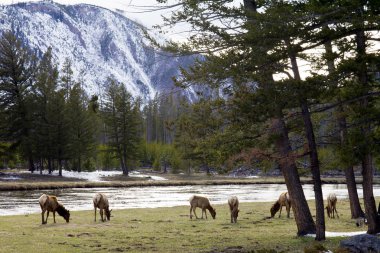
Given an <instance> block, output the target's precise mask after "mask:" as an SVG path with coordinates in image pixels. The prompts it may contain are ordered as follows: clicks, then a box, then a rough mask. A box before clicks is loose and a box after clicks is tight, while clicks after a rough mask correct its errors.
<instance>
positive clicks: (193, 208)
mask: <svg viewBox="0 0 380 253" xmlns="http://www.w3.org/2000/svg"><path fill="white" fill-rule="evenodd" d="M196 208H197V207H193V213H194V215H195V218H197V219H198V216H197V213H196V212H195V209H196Z"/></svg>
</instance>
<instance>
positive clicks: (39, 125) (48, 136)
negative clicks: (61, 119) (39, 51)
mask: <svg viewBox="0 0 380 253" xmlns="http://www.w3.org/2000/svg"><path fill="white" fill-rule="evenodd" d="M57 88H58V70H57V67H56V66H54V64H53V61H52V50H51V48H49V49H48V50H47V52H46V53H45V54H44V55H43V57H42V59H41V61H40V62H39V65H38V68H37V74H36V84H35V87H34V99H33V100H34V101H35V104H36V110H35V117H34V128H35V134H34V143H35V144H34V147H35V149H36V150H35V152H36V154H38V157H39V158H40V161H41V162H40V163H41V165H40V166H41V168H40V172H41V173H42V169H43V164H44V161H45V159H46V160H47V165H48V171H49V174H51V173H52V170H53V159H54V158H55V153H56V152H55V148H56V146H55V145H54V142H55V140H54V137H56V136H54V123H55V122H54V121H53V119H54V117H55V115H54V113H55V111H53V108H54V107H55V105H54V103H55V101H54V98H55V96H56V92H57Z"/></svg>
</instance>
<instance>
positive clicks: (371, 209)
mask: <svg viewBox="0 0 380 253" xmlns="http://www.w3.org/2000/svg"><path fill="white" fill-rule="evenodd" d="M359 15H360V14H359ZM355 39H356V46H357V53H358V56H357V64H358V78H359V82H360V83H361V85H362V86H363V87H368V76H367V65H366V59H365V58H366V39H365V33H364V30H363V29H360V30H359V31H358V32H357V33H356V36H355ZM368 104H369V101H368V98H364V99H363V100H362V101H361V103H360V106H361V107H362V108H364V109H365V108H367V107H368ZM370 133H371V126H370V124H369V123H368V124H365V125H364V126H363V127H362V134H363V137H364V138H365V139H367V138H368V136H369V135H370ZM362 175H363V198H364V207H365V212H366V214H367V220H368V231H367V233H368V234H376V233H379V232H380V218H379V214H378V213H377V210H376V202H375V198H374V196H373V164H372V154H371V153H370V151H369V150H366V154H364V156H363V159H362Z"/></svg>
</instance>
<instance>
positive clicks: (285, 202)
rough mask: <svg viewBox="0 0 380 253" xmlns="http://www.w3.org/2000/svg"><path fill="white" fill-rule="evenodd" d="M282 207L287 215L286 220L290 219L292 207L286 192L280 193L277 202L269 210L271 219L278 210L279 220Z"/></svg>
mask: <svg viewBox="0 0 380 253" xmlns="http://www.w3.org/2000/svg"><path fill="white" fill-rule="evenodd" d="M283 206H285V207H286V212H287V213H288V218H289V217H290V208H291V207H292V205H291V201H290V196H289V194H288V193H287V192H284V193H281V195H280V197H279V198H278V200H277V201H276V202H275V203H274V204H273V206H272V207H271V209H270V214H271V217H272V218H273V217H274V215H275V214H276V213H277V212H278V210H280V215H279V216H278V217H279V218H280V217H281V211H282V207H283Z"/></svg>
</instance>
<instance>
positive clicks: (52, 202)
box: [38, 192, 339, 224]
mask: <svg viewBox="0 0 380 253" xmlns="http://www.w3.org/2000/svg"><path fill="white" fill-rule="evenodd" d="M38 202H39V204H40V207H41V218H42V224H47V219H48V217H49V212H52V213H53V221H54V223H56V221H55V212H57V213H58V215H60V216H62V217H63V218H64V219H65V220H66V222H67V223H68V222H69V220H70V211H69V210H67V209H66V208H65V207H64V206H63V205H62V204H61V203H60V202H58V199H57V197H56V196H50V195H46V194H42V196H41V197H40V198H39V199H38ZM92 202H93V204H94V221H95V222H96V211H97V208H99V213H100V218H101V220H102V221H103V222H104V221H105V220H108V221H109V220H110V219H111V211H112V209H111V210H110V209H109V202H108V198H107V196H106V195H105V194H103V193H96V194H95V196H94V197H93V199H92ZM189 202H190V219H192V218H193V215H192V213H193V214H194V216H195V218H197V219H198V216H197V214H196V212H195V209H196V208H197V207H199V208H201V209H202V217H201V219H203V214H204V215H205V217H206V219H207V212H206V210H208V211H209V212H210V214H211V216H212V218H213V219H215V217H216V210H215V208H213V207H212V206H211V204H210V201H209V199H208V198H207V197H205V196H199V195H193V196H191V198H190V199H189ZM227 203H228V206H229V210H230V215H231V223H237V217H238V214H239V211H240V210H239V200H238V198H237V197H236V196H231V197H229V198H228V200H227ZM336 204H337V197H336V195H335V194H334V193H330V194H329V195H328V197H327V206H326V212H327V216H328V217H329V218H335V216H336V217H337V218H339V215H338V211H337V209H336ZM291 206H292V201H291V196H289V194H288V192H284V193H281V194H280V196H279V198H278V200H277V201H276V202H275V203H274V204H273V205H272V207H271V208H270V214H271V216H270V218H274V216H275V214H276V213H277V212H278V211H280V214H279V216H278V217H279V218H280V217H281V211H282V208H283V207H285V208H286V212H287V217H288V218H289V217H290V209H291ZM46 212H47V213H46ZM45 213H46V219H45ZM103 214H104V216H103Z"/></svg>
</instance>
